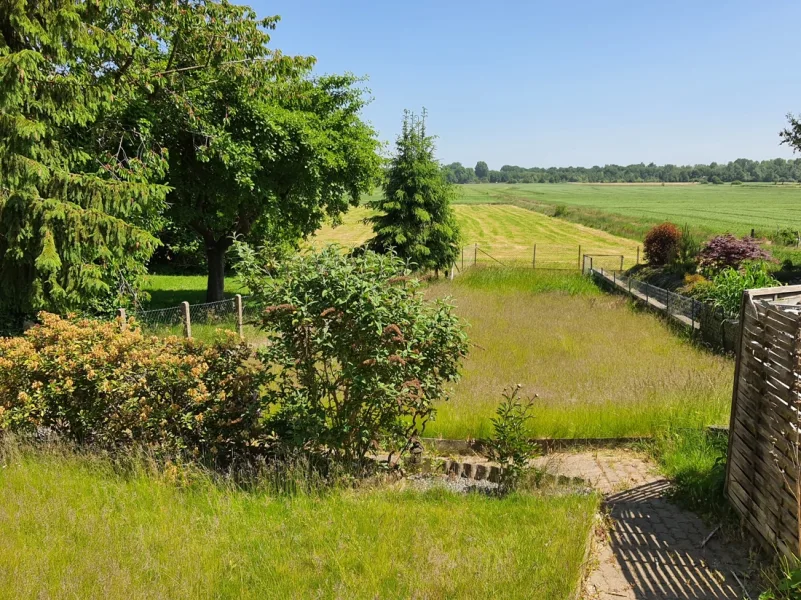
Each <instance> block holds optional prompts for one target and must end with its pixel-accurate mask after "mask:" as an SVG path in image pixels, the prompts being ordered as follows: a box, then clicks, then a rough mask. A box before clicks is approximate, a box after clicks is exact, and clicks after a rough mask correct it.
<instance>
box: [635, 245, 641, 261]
mask: <svg viewBox="0 0 801 600" xmlns="http://www.w3.org/2000/svg"><path fill="white" fill-rule="evenodd" d="M636 264H638V265H639V264H640V247H639V246H637V263H636Z"/></svg>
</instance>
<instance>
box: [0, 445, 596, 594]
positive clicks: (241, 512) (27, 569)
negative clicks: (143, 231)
mask: <svg viewBox="0 0 801 600" xmlns="http://www.w3.org/2000/svg"><path fill="white" fill-rule="evenodd" d="M0 462H2V466H0V540H2V543H0V597H2V598H81V599H94V598H98V599H100V598H102V599H109V600H115V599H125V600H130V599H132V598H136V599H140V598H169V599H184V598H186V599H190V598H191V599H198V598H201V599H202V598H282V599H283V598H431V599H439V598H443V599H444V598H535V599H543V600H546V599H548V600H550V599H553V598H567V597H569V596H570V595H571V593H572V592H573V590H574V589H575V587H576V585H577V582H578V580H579V575H580V572H581V568H582V564H581V563H582V560H583V558H584V551H585V544H586V542H587V539H588V533H589V530H590V527H591V526H592V523H593V518H594V515H595V512H596V509H597V507H598V499H597V497H596V496H594V495H575V494H567V495H560V496H550V497H547V496H540V495H532V494H525V493H521V494H516V495H512V496H509V497H506V498H503V499H497V498H489V497H486V496H479V495H474V494H471V495H455V494H453V493H450V492H446V491H442V490H434V491H428V492H417V491H410V490H401V489H396V488H394V487H390V488H385V489H380V488H375V489H364V490H332V491H328V492H321V493H317V494H313V495H302V494H301V495H296V496H292V497H287V496H276V495H274V494H270V493H267V492H254V491H247V492H246V491H242V490H241V489H237V488H233V487H226V486H221V485H219V484H214V483H210V482H209V481H202V480H201V481H200V482H197V483H195V484H193V485H191V486H188V487H181V486H179V485H177V484H176V483H174V482H172V481H169V479H168V478H167V477H165V476H164V475H154V474H153V473H148V472H147V471H145V470H142V469H140V470H135V471H133V472H128V474H126V475H121V474H119V472H117V471H115V470H114V469H112V468H111V467H110V466H109V465H108V463H105V462H104V461H102V460H100V459H96V458H95V459H93V458H91V457H78V456H74V455H70V454H69V453H63V452H62V453H54V454H50V453H41V452H31V451H24V450H22V451H16V452H11V453H7V455H6V457H5V458H2V457H0Z"/></svg>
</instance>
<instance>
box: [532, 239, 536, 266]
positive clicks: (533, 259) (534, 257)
mask: <svg viewBox="0 0 801 600" xmlns="http://www.w3.org/2000/svg"><path fill="white" fill-rule="evenodd" d="M531 268H532V269H536V268H537V244H534V254H532V255H531Z"/></svg>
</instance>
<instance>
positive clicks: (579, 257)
mask: <svg viewBox="0 0 801 600" xmlns="http://www.w3.org/2000/svg"><path fill="white" fill-rule="evenodd" d="M578 268H579V269H581V244H579V256H578Z"/></svg>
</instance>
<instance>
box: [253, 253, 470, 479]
mask: <svg viewBox="0 0 801 600" xmlns="http://www.w3.org/2000/svg"><path fill="white" fill-rule="evenodd" d="M237 250H238V253H239V256H240V264H239V272H240V274H242V276H243V279H244V281H245V283H246V284H247V286H248V289H249V290H250V291H251V299H250V300H249V302H251V303H252V302H255V303H256V305H257V306H259V307H260V309H259V310H260V317H259V325H260V327H261V329H262V330H263V331H264V332H266V334H267V336H268V341H267V343H266V344H265V345H264V347H262V348H261V349H260V350H259V357H260V359H261V360H262V361H263V362H264V363H265V365H269V366H270V370H269V377H270V382H269V385H268V386H267V394H268V395H269V397H270V399H271V401H272V402H273V403H274V405H275V406H276V407H277V408H276V410H275V411H274V412H273V413H272V414H271V415H270V416H269V418H268V420H267V426H268V427H269V428H271V430H272V431H273V432H274V434H275V435H276V436H277V437H278V438H280V439H284V440H286V441H287V442H288V443H289V444H290V445H291V446H294V447H299V448H303V449H304V450H305V451H306V452H309V453H312V455H318V456H321V457H324V458H328V459H333V460H337V461H341V462H342V463H344V464H346V465H354V466H355V465H359V464H361V462H362V461H363V459H364V457H365V455H366V454H367V453H368V452H369V451H370V450H372V449H373V448H375V447H377V446H378V445H379V444H381V445H382V446H383V447H385V448H387V449H389V450H390V451H394V450H402V449H403V448H405V447H406V445H407V444H408V443H409V440H411V438H412V437H414V436H415V435H419V434H420V433H421V432H422V430H423V428H424V427H425V423H426V422H427V420H428V419H430V418H432V417H433V415H434V406H433V405H434V402H435V401H437V400H440V399H443V398H445V397H446V391H445V384H446V383H447V382H450V381H454V380H455V379H456V378H457V376H458V368H459V364H460V361H461V359H462V358H463V357H464V356H465V354H466V351H467V341H466V337H465V335H464V334H463V332H462V324H461V322H460V321H459V320H458V319H457V317H456V316H455V315H454V314H453V311H452V307H451V306H450V305H449V304H447V303H446V302H444V301H441V300H437V301H431V302H429V301H426V300H425V299H424V298H423V296H422V294H421V293H419V290H420V283H419V282H418V281H417V280H416V279H413V278H411V277H410V274H409V271H408V269H407V268H406V265H405V263H404V262H403V261H402V260H400V259H398V258H397V257H395V256H393V255H392V254H389V255H379V254H375V253H373V252H371V251H363V252H361V253H358V254H355V255H353V256H346V255H345V254H344V253H343V251H342V249H341V248H339V247H336V246H329V247H327V248H325V249H323V250H321V251H315V252H309V253H305V254H303V255H301V254H298V255H295V256H292V257H288V258H286V259H285V260H282V261H280V262H278V263H275V262H270V261H269V259H268V260H265V259H264V258H263V257H262V256H261V253H260V252H256V251H254V250H253V249H252V248H249V247H248V246H245V245H238V246H237Z"/></svg>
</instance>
